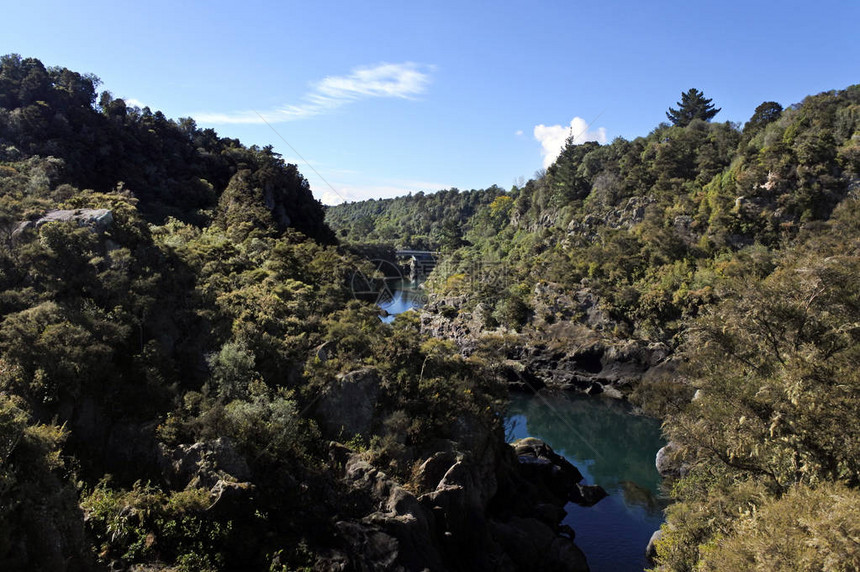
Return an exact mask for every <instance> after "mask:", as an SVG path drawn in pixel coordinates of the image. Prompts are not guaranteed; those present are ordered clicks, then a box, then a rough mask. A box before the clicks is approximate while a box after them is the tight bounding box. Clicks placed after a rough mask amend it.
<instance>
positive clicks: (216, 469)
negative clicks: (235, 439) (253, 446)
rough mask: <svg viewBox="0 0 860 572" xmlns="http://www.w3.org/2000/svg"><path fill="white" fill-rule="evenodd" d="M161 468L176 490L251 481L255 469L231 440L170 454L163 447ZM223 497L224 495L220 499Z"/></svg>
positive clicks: (174, 450)
mask: <svg viewBox="0 0 860 572" xmlns="http://www.w3.org/2000/svg"><path fill="white" fill-rule="evenodd" d="M159 466H160V467H161V471H162V474H163V475H164V478H165V480H166V481H167V482H168V483H170V484H171V486H172V487H173V488H176V489H181V488H186V487H188V486H191V487H206V488H213V487H216V486H217V485H218V483H223V482H230V481H247V480H249V479H250V478H251V469H250V468H249V467H248V463H247V461H245V458H244V457H243V456H242V455H241V454H240V453H239V452H238V451H236V449H235V447H234V446H233V443H232V442H231V441H230V440H229V439H227V438H223V437H222V438H218V439H215V440H214V441H207V442H205V443H204V442H198V443H193V444H191V445H179V446H177V447H175V448H173V449H170V450H168V449H167V448H166V447H164V445H161V446H160V455H159ZM219 496H220V495H219Z"/></svg>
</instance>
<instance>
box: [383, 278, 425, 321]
mask: <svg viewBox="0 0 860 572" xmlns="http://www.w3.org/2000/svg"><path fill="white" fill-rule="evenodd" d="M420 285H421V283H420V282H417V281H416V282H411V281H409V280H402V279H397V280H392V281H391V282H390V283H389V284H388V290H387V292H383V293H382V294H381V295H380V296H379V298H378V300H377V302H376V303H377V305H378V306H379V307H380V308H382V309H383V310H385V311H386V312H388V316H385V317H383V318H382V321H383V322H386V323H390V322H391V321H393V320H394V318H395V316H396V315H397V314H402V313H403V312H406V311H408V310H411V309H413V308H420V307H422V306H423V305H424V303H425V301H426V299H427V293H426V292H425V291H424V290H423V289H422V288H421V287H420Z"/></svg>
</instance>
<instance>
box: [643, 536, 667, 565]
mask: <svg viewBox="0 0 860 572" xmlns="http://www.w3.org/2000/svg"><path fill="white" fill-rule="evenodd" d="M662 537H663V530H662V529H660V530H655V531H654V534H652V535H651V539H650V540H648V546H647V547H646V548H645V558H647V559H648V562H649V563H651V564H654V561H655V560H656V558H657V541H659V540H660V538H662Z"/></svg>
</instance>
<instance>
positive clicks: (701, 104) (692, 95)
mask: <svg viewBox="0 0 860 572" xmlns="http://www.w3.org/2000/svg"><path fill="white" fill-rule="evenodd" d="M676 105H677V106H678V109H674V108H672V107H670V108H669V111H667V112H666V117H668V118H669V121H671V122H672V125H678V126H680V127H686V126H687V125H689V124H690V122H692V121H693V120H694V119H701V120H702V121H710V120H711V119H713V118H714V116H715V115H716V114H717V113H719V112H720V109H721V108H716V109H715V108H714V106H713V104H712V103H711V100H710V99H707V98H705V94H704V93H702V92H701V91H699V90H698V89H696V88H690V89H688V90H687V91H686V92H684V93H682V94H681V101H679V102H678V103H677V104H676Z"/></svg>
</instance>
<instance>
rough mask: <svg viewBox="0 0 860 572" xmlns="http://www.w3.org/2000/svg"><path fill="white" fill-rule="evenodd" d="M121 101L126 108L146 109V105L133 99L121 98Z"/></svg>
mask: <svg viewBox="0 0 860 572" xmlns="http://www.w3.org/2000/svg"><path fill="white" fill-rule="evenodd" d="M122 100H123V101H125V105H126V107H139V108H141V109H143V108H144V107H146V104H145V103H144V102H142V101H141V100H139V99H135V98H133V97H123V98H122Z"/></svg>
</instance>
